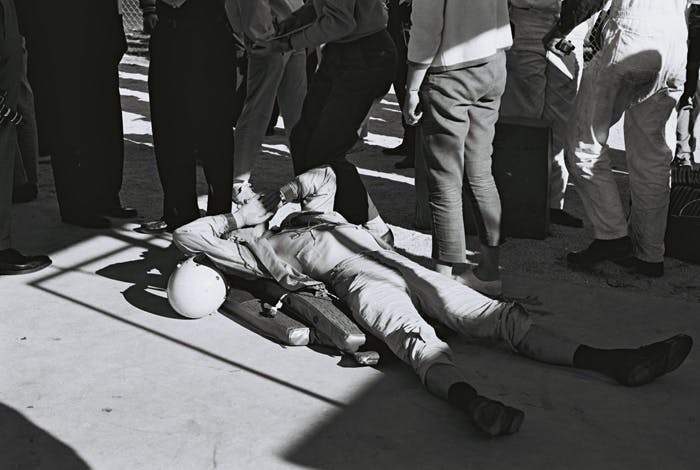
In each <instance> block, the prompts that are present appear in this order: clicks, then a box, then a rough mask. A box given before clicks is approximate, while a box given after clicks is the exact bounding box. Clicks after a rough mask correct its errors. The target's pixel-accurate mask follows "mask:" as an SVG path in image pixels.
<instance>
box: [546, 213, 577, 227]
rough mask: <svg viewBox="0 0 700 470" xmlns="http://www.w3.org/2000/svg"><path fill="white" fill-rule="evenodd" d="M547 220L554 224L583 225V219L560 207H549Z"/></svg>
mask: <svg viewBox="0 0 700 470" xmlns="http://www.w3.org/2000/svg"><path fill="white" fill-rule="evenodd" d="M549 221H550V222H552V223H553V224H556V225H563V226H564V227H574V228H581V227H583V220H581V219H579V218H578V217H574V216H573V215H571V214H569V213H568V212H566V211H564V210H561V209H549Z"/></svg>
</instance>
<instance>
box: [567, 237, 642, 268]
mask: <svg viewBox="0 0 700 470" xmlns="http://www.w3.org/2000/svg"><path fill="white" fill-rule="evenodd" d="M631 254H632V241H631V240H630V237H621V238H615V239H612V240H600V239H597V238H596V239H595V240H593V242H592V243H591V244H590V245H589V246H588V248H586V249H585V250H581V251H573V252H571V253H568V254H567V255H566V260H567V261H568V262H569V263H570V264H572V265H575V266H583V267H588V266H593V265H594V264H596V263H600V262H601V261H606V260H610V261H615V260H620V259H623V258H627V257H629V256H630V255H631Z"/></svg>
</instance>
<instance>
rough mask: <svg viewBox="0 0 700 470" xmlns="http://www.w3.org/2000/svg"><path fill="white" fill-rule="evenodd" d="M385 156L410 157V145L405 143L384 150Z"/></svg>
mask: <svg viewBox="0 0 700 470" xmlns="http://www.w3.org/2000/svg"><path fill="white" fill-rule="evenodd" d="M382 153H383V154H384V155H408V145H407V144H406V143H405V142H401V143H400V144H399V145H397V146H396V147H389V148H385V149H382Z"/></svg>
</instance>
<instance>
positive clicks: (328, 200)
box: [280, 165, 336, 212]
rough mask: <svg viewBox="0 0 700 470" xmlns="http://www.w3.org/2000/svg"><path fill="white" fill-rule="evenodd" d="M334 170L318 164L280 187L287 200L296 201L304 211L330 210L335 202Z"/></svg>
mask: <svg viewBox="0 0 700 470" xmlns="http://www.w3.org/2000/svg"><path fill="white" fill-rule="evenodd" d="M335 190H336V183H335V172H334V171H333V169H332V168H331V167H330V166H327V165H325V166H320V167H316V168H312V169H311V170H309V171H307V172H305V173H302V174H301V175H299V176H297V177H296V178H294V179H293V180H292V181H290V182H289V183H287V184H285V185H284V186H282V187H281V188H280V193H281V194H282V196H283V198H284V200H285V201H287V202H298V203H300V204H301V209H302V210H304V211H315V212H331V211H332V210H333V205H334V203H335Z"/></svg>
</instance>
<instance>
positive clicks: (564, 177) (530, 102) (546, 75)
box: [500, 0, 588, 209]
mask: <svg viewBox="0 0 700 470" xmlns="http://www.w3.org/2000/svg"><path fill="white" fill-rule="evenodd" d="M508 3H509V7H510V8H509V14H510V21H511V24H512V25H513V46H512V47H511V48H510V50H508V51H507V52H506V57H507V62H506V66H507V70H508V75H507V78H506V90H505V92H504V93H503V97H502V99H501V113H500V114H501V116H503V117H516V118H525V119H542V120H544V121H547V122H549V123H550V125H551V129H552V165H551V173H550V178H549V186H550V187H549V201H550V203H549V205H550V207H551V208H552V209H563V208H564V195H565V192H566V185H567V184H568V181H569V171H568V170H567V168H566V164H565V161H564V141H565V138H566V127H567V124H568V122H569V119H570V117H571V111H572V109H573V106H574V100H575V99H576V92H577V90H578V85H579V82H580V80H581V73H582V72H583V41H584V39H585V37H586V33H587V31H588V25H587V24H586V23H582V24H580V25H579V26H578V27H576V28H575V29H574V30H573V31H572V32H571V33H569V34H568V35H567V39H568V40H569V41H571V42H572V43H573V45H574V46H575V49H574V51H573V52H572V53H571V54H569V55H566V56H563V57H561V61H562V63H563V65H564V66H565V67H566V69H567V70H568V71H569V73H570V77H569V76H567V75H566V74H565V73H563V72H562V71H561V70H559V69H558V68H557V67H556V66H554V65H552V63H551V62H550V61H549V60H548V59H547V57H546V50H545V47H544V45H543V43H542V39H543V38H544V37H545V35H546V34H547V33H549V31H550V30H551V29H552V28H553V27H554V25H555V24H556V23H557V21H558V19H559V11H560V9H561V0H509V2H508Z"/></svg>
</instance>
